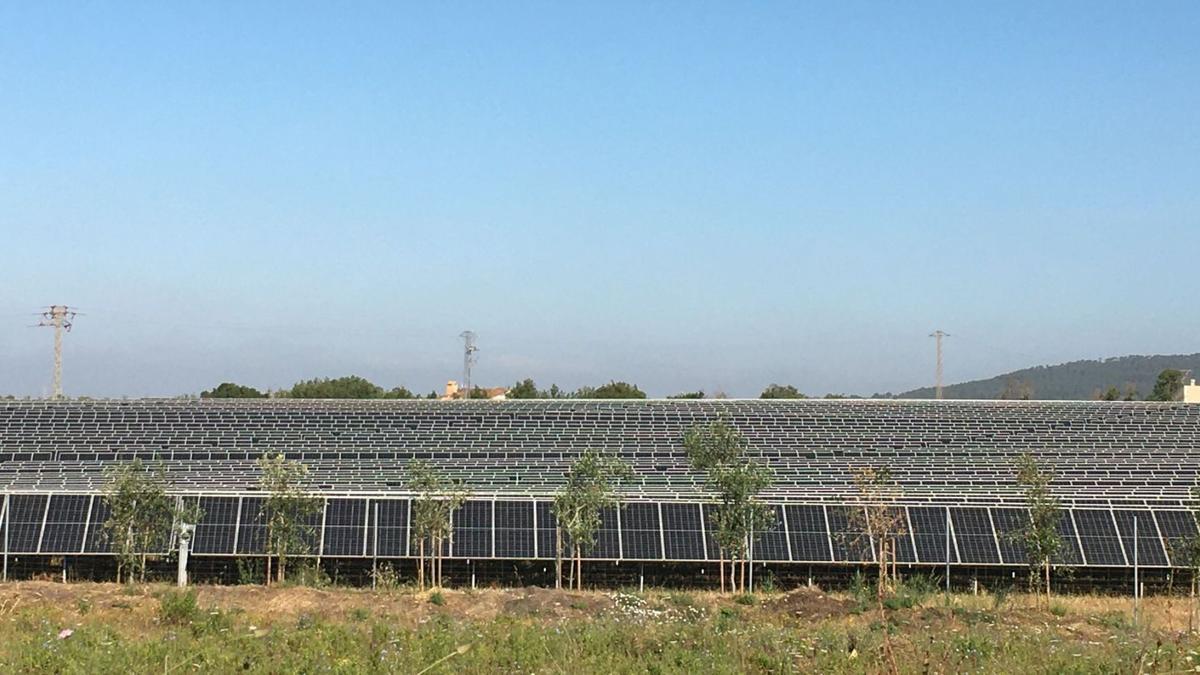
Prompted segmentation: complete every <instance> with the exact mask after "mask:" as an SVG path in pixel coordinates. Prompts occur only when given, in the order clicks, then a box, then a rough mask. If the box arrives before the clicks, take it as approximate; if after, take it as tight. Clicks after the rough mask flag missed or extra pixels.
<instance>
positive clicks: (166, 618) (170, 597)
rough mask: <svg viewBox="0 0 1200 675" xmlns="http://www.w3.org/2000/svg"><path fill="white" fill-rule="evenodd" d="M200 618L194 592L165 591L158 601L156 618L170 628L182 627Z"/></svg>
mask: <svg viewBox="0 0 1200 675" xmlns="http://www.w3.org/2000/svg"><path fill="white" fill-rule="evenodd" d="M199 616H200V605H199V603H197V602H196V591H195V590H188V591H174V590H171V591H167V592H165V593H163V594H162V596H161V597H160V598H159V599H158V618H159V620H161V621H162V622H163V623H165V624H168V625H171V626H184V625H187V624H189V623H192V622H193V621H195V620H196V619H197V618H198V617H199Z"/></svg>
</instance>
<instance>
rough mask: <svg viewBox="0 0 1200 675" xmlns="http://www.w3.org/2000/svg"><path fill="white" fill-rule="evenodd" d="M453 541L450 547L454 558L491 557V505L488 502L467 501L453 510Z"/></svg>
mask: <svg viewBox="0 0 1200 675" xmlns="http://www.w3.org/2000/svg"><path fill="white" fill-rule="evenodd" d="M451 521H452V522H453V523H454V541H453V543H452V545H451V550H452V551H453V556H454V557H455V558H490V557H492V503H491V502H490V501H487V502H485V501H468V502H466V503H464V504H463V505H462V506H461V507H460V508H457V509H455V510H454V514H453V516H452V518H451Z"/></svg>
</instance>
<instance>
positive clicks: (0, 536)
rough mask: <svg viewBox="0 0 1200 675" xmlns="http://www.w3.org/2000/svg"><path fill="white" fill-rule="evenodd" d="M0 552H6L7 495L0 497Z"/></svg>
mask: <svg viewBox="0 0 1200 675" xmlns="http://www.w3.org/2000/svg"><path fill="white" fill-rule="evenodd" d="M0 551H8V495H4V496H2V497H0Z"/></svg>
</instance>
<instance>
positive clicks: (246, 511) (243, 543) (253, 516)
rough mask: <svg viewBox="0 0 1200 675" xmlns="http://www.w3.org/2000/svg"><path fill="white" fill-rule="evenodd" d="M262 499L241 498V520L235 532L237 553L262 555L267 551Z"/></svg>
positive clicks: (265, 516) (265, 522) (265, 523)
mask: <svg viewBox="0 0 1200 675" xmlns="http://www.w3.org/2000/svg"><path fill="white" fill-rule="evenodd" d="M265 501H266V500H264V499H263V498H262V497H242V518H241V521H239V525H238V531H237V552H238V553H247V554H254V553H263V552H265V551H266V550H267V515H266V514H265V513H263V503H264V502H265Z"/></svg>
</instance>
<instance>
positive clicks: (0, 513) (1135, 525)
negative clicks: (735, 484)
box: [0, 494, 1197, 567]
mask: <svg viewBox="0 0 1200 675" xmlns="http://www.w3.org/2000/svg"><path fill="white" fill-rule="evenodd" d="M185 499H189V500H193V501H194V500H198V501H199V505H200V507H201V509H203V512H204V517H203V518H202V519H201V521H200V522H199V523H198V524H197V525H196V530H195V534H194V536H193V539H192V551H193V553H194V554H196V555H226V556H230V555H233V556H240V555H261V554H262V553H263V552H264V542H265V537H266V525H265V521H264V518H263V513H262V506H263V498H262V497H259V496H203V497H190V498H185ZM773 509H774V514H775V518H774V523H773V524H772V526H771V527H770V528H768V529H766V530H764V531H762V532H759V533H756V534H755V536H754V537H753V551H752V553H753V557H754V559H755V560H761V561H774V562H797V563H860V562H870V561H872V560H873V558H874V547H873V545H872V543H873V541H874V539H873V537H872V534H873V533H870V532H867V531H865V528H866V525H865V521H866V518H864V517H863V515H862V514H863V512H862V509H861V507H855V506H849V505H837V506H835V505H820V504H776V505H773ZM898 510H899V511H901V512H902V513H899V514H898V515H900V516H901V518H900V520H901V522H902V523H903V530H902V532H903V534H902V535H900V536H898V537H896V539H895V546H894V548H895V550H896V555H897V559H898V560H899V561H900V562H902V563H912V564H945V563H946V558H947V553H949V559H950V560H949V561H950V563H951V564H963V565H1025V564H1026V560H1027V559H1026V554H1025V550H1024V548H1023V546H1022V544H1021V542H1020V535H1019V533H1020V531H1021V529H1022V527H1023V525H1024V523H1025V522H1027V520H1028V512H1027V511H1025V510H1024V509H1021V508H1014V507H999V506H993V507H978V506H949V507H946V506H902V507H898ZM711 512H712V507H711V505H705V504H699V503H679V502H672V503H667V502H661V503H660V502H631V503H627V504H624V505H623V506H622V507H621V508H619V509H609V510H606V511H605V512H604V513H603V514H602V526H601V529H600V531H599V533H598V537H597V541H596V544H595V547H594V548H593V549H592V550H591V551H590V552H589V553H587V555H586V557H587V558H589V559H596V560H669V561H705V560H716V559H717V558H718V551H717V547H716V544H715V542H714V537H713V533H712V523H711V515H712V513H711ZM108 514H109V510H108V506H107V504H106V503H105V501H104V499H103V498H102V497H100V496H95V495H84V494H52V495H47V494H11V495H7V496H6V497H5V499H4V502H3V506H0V550H2V551H3V552H5V553H7V554H42V555H71V554H103V553H107V552H108V551H109V548H108V545H107V542H106V540H105V536H104V529H103V523H104V522H105V520H107V518H108ZM410 516H411V503H410V500H408V499H386V498H369V499H368V498H341V497H339V498H328V499H325V500H324V508H323V509H322V510H320V511H319V512H318V513H317V514H316V515H315V516H314V517H313V520H312V522H311V523H310V524H311V526H312V532H313V537H312V541H311V542H310V544H311V550H312V551H313V552H314V554H319V555H321V556H326V557H348V558H359V557H372V556H376V555H377V556H379V557H388V558H392V557H411V556H414V555H416V553H417V544H416V542H415V541H413V540H412V537H411V536H410V532H409V527H408V524H409V521H410ZM452 520H453V523H452V524H453V535H452V537H451V539H450V540H449V541H448V542H447V543H446V549H445V551H444V553H445V554H446V555H447V556H449V557H454V558H467V559H480V558H507V559H539V558H540V559H548V558H553V557H554V556H555V550H556V536H557V535H556V528H555V519H554V514H553V511H552V508H551V504H550V503H549V502H546V501H516V500H474V501H468V502H467V503H466V504H465V505H464V506H463V507H462V508H460V509H457V510H456V511H455V512H454V514H453V516H452ZM1135 531H1136V533H1137V535H1136V544H1135V537H1134V533H1135ZM1059 532H1060V534H1061V535H1062V536H1061V540H1062V544H1063V545H1062V549H1061V551H1060V554H1059V556H1058V560H1057V562H1058V563H1059V564H1063V565H1087V566H1116V567H1125V566H1131V565H1134V564H1135V563H1136V564H1138V565H1140V566H1146V567H1168V566H1175V567H1180V566H1187V565H1188V561H1186V560H1185V559H1184V554H1183V551H1184V550H1185V548H1186V547H1187V545H1188V544H1189V543H1190V541H1191V540H1192V539H1193V538H1194V537H1196V536H1197V525H1196V521H1195V519H1194V518H1193V516H1192V514H1191V512H1189V511H1187V510H1183V509H1161V510H1158V509H1156V510H1146V509H1121V508H1104V509H1100V508H1096V509H1088V508H1075V509H1069V510H1064V511H1063V513H1062V518H1061V521H1060V522H1059ZM947 534H949V536H947ZM174 545H175V542H174V541H170V542H168V541H165V540H164V541H163V542H162V545H161V549H162V550H164V551H165V550H170V549H172V548H174Z"/></svg>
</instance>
